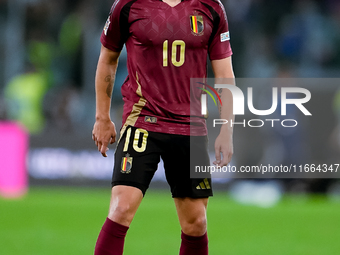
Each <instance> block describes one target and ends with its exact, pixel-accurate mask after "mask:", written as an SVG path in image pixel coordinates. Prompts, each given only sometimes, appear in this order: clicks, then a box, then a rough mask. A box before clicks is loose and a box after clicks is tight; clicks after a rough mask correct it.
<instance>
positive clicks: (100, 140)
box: [92, 46, 120, 157]
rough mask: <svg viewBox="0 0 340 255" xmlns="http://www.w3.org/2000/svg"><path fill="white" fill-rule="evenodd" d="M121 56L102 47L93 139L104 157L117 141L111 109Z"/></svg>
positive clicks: (96, 88) (98, 71) (96, 85)
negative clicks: (110, 145) (109, 147)
mask: <svg viewBox="0 0 340 255" xmlns="http://www.w3.org/2000/svg"><path fill="white" fill-rule="evenodd" d="M119 54H120V52H115V51H112V50H109V49H107V48H105V47H104V46H102V48H101V51H100V56H99V60H98V65H97V71H96V79H95V91H96V121H95V123H94V126H93V131H92V139H93V140H94V141H95V143H96V146H97V147H98V151H99V152H101V154H102V155H103V156H104V157H106V156H107V155H106V151H107V150H108V144H109V143H111V144H112V143H114V142H115V140H116V128H115V125H114V123H113V122H112V121H111V118H110V108H111V96H112V91H113V84H114V80H115V75H116V70H117V66H118V58H119Z"/></svg>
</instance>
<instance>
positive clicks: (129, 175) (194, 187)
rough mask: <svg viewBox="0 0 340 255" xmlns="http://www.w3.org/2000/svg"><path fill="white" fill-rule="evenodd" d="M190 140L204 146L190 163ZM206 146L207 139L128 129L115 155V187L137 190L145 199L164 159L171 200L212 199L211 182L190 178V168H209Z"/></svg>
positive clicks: (133, 128) (130, 127)
mask: <svg viewBox="0 0 340 255" xmlns="http://www.w3.org/2000/svg"><path fill="white" fill-rule="evenodd" d="M190 139H194V143H195V142H197V143H199V144H200V145H202V144H203V145H204V146H194V147H195V148H194V150H195V157H194V159H193V157H192V158H191V162H190V149H192V148H190V145H192V144H193V140H190ZM190 141H191V143H190ZM207 145H208V139H207V137H206V136H195V137H193V136H192V137H190V136H185V135H174V134H165V133H158V132H150V131H146V130H145V129H141V128H136V127H132V126H128V127H127V128H126V130H125V131H124V133H123V135H122V137H121V138H120V140H119V142H118V146H117V149H116V152H115V164H114V169H113V175H112V186H115V185H127V186H132V187H136V188H138V189H140V190H141V191H142V192H143V195H145V192H146V190H147V189H148V187H149V184H150V182H151V179H152V177H153V175H154V173H155V172H156V170H157V167H158V163H159V162H160V158H162V159H163V162H164V169H165V176H166V180H167V182H168V184H169V186H170V188H171V193H172V197H191V198H206V197H209V196H212V188H211V179H210V178H200V179H193V178H190V167H192V168H193V167H194V165H200V166H201V165H210V163H209V162H210V160H209V156H208V150H207ZM193 161H194V162H193Z"/></svg>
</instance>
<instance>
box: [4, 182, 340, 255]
mask: <svg viewBox="0 0 340 255" xmlns="http://www.w3.org/2000/svg"><path fill="white" fill-rule="evenodd" d="M109 196H110V191H109V189H106V190H104V189H91V188H88V189H84V188H78V189H76V188H64V187H63V188H31V190H30V192H29V194H28V195H27V196H26V197H24V198H22V199H19V200H4V199H1V198H0V254H1V255H19V254H20V255H60V254H72V255H74V254H81V255H87V254H88V255H91V254H93V249H94V245H95V242H96V239H97V235H98V233H99V230H100V228H101V225H102V223H103V222H104V220H105V217H106V215H107V210H108V202H109ZM208 207H209V210H208V231H209V245H210V254H212V255H225V254H232V255H267V254H268V255H272V254H275V255H306V254H308V255H324V254H326V255H336V254H339V251H340V242H339V240H340V203H339V202H338V203H336V202H330V201H327V200H326V199H325V198H323V197H309V198H305V199H297V198H294V197H285V198H284V199H283V200H282V201H281V202H280V203H279V204H278V205H276V206H275V207H272V208H269V209H265V208H258V207H254V206H243V205H239V204H237V203H235V202H233V201H232V200H231V199H230V198H228V196H227V195H226V193H216V194H215V196H214V197H213V198H212V199H211V200H210V202H209V206H208ZM179 244H180V227H179V224H178V221H177V216H176V212H175V207H174V204H173V202H172V198H171V196H170V194H169V193H167V192H162V191H156V190H150V191H149V192H148V193H147V195H146V197H145V199H144V201H143V202H142V205H141V207H140V209H139V211H138V212H137V215H136V217H135V219H134V221H133V222H132V225H131V228H130V230H129V231H128V234H127V239H126V244H125V253H124V254H125V255H143V254H145V255H154V254H155V255H156V254H157V255H158V254H160V255H175V254H178V248H179Z"/></svg>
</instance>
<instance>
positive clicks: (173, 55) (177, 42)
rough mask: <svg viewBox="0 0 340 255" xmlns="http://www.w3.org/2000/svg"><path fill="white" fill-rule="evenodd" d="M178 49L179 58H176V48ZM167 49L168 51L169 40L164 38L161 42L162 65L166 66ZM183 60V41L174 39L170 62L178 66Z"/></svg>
mask: <svg viewBox="0 0 340 255" xmlns="http://www.w3.org/2000/svg"><path fill="white" fill-rule="evenodd" d="M178 49H179V51H180V54H179V60H177V50H178ZM168 51H169V42H168V40H165V41H164V42H163V66H164V67H167V66H168V55H169V54H168ZM184 60H185V42H184V41H182V40H175V41H173V43H172V45H171V63H172V64H173V65H174V66H176V67H180V66H182V65H183V64H184Z"/></svg>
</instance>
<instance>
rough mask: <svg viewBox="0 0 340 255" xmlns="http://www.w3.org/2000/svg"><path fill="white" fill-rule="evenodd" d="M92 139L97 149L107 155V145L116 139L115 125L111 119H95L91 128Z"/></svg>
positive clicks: (104, 155)
mask: <svg viewBox="0 0 340 255" xmlns="http://www.w3.org/2000/svg"><path fill="white" fill-rule="evenodd" d="M92 139H93V141H94V142H95V144H96V146H97V147H98V151H99V152H100V153H101V154H102V155H103V157H107V155H106V152H107V151H108V150H109V148H108V145H109V144H113V143H114V142H115V141H116V127H115V124H114V123H113V122H112V121H111V120H109V119H108V120H97V121H96V122H95V123H94V126H93V130H92Z"/></svg>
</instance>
